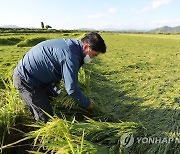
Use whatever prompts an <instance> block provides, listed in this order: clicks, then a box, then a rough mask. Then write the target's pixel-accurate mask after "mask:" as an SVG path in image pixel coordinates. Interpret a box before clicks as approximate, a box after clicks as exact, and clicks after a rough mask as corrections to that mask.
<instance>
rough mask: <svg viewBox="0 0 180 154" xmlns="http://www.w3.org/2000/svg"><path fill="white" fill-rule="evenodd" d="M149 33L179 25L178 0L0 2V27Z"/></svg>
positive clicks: (29, 0)
mask: <svg viewBox="0 0 180 154" xmlns="http://www.w3.org/2000/svg"><path fill="white" fill-rule="evenodd" d="M41 22H44V24H45V25H50V26H52V28H54V29H79V28H91V29H96V30H100V29H107V28H111V29H119V30H150V29H154V28H158V27H162V26H171V27H174V26H179V25H180V0H0V26H4V25H17V26H20V27H35V28H41V24H40V23H41Z"/></svg>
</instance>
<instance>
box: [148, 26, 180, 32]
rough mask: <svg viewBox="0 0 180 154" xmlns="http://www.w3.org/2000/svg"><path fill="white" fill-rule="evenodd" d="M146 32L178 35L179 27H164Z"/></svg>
mask: <svg viewBox="0 0 180 154" xmlns="http://www.w3.org/2000/svg"><path fill="white" fill-rule="evenodd" d="M148 32H150V33H180V26H176V27H169V26H164V27H160V28H156V29H153V30H150V31H148Z"/></svg>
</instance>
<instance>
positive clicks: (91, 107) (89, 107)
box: [86, 101, 94, 110]
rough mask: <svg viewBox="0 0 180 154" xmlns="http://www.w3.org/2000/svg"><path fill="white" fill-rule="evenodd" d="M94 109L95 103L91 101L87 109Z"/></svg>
mask: <svg viewBox="0 0 180 154" xmlns="http://www.w3.org/2000/svg"><path fill="white" fill-rule="evenodd" d="M93 107H94V102H93V101H91V102H90V104H89V106H88V107H87V108H86V109H87V110H92V109H93Z"/></svg>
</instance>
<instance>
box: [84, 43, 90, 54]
mask: <svg viewBox="0 0 180 154" xmlns="http://www.w3.org/2000/svg"><path fill="white" fill-rule="evenodd" d="M88 48H89V44H87V43H85V44H83V51H84V53H85V54H86V53H87V51H88Z"/></svg>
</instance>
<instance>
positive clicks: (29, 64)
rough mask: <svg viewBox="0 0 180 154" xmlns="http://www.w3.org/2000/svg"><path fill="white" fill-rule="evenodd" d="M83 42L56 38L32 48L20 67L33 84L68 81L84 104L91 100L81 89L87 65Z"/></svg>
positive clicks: (74, 95)
mask: <svg viewBox="0 0 180 154" xmlns="http://www.w3.org/2000/svg"><path fill="white" fill-rule="evenodd" d="M83 59H84V54H83V49H82V43H81V41H79V40H75V39H52V40H47V41H43V42H41V43H39V44H37V45H36V46H34V47H33V48H31V49H30V50H29V51H28V52H27V53H26V54H25V55H24V57H23V58H22V59H21V60H20V61H19V63H18V66H17V70H18V72H19V74H20V76H21V78H22V79H23V80H25V81H26V82H27V83H28V84H30V85H36V86H37V85H40V86H48V85H50V84H52V83H58V82H60V80H61V79H63V80H64V84H65V88H66V91H67V93H68V94H69V95H71V96H72V97H73V98H74V100H75V101H76V102H77V103H78V104H79V105H80V106H81V107H87V106H88V105H89V104H90V101H89V99H88V98H87V97H86V96H85V95H84V94H83V93H82V92H81V90H80V88H79V84H78V71H79V68H80V67H81V66H82V65H83V64H84V61H83Z"/></svg>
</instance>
